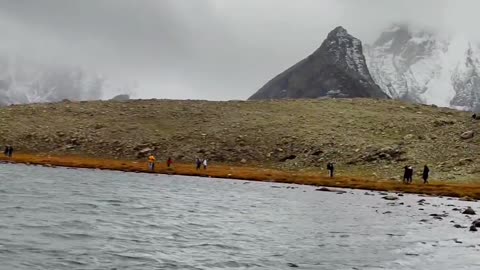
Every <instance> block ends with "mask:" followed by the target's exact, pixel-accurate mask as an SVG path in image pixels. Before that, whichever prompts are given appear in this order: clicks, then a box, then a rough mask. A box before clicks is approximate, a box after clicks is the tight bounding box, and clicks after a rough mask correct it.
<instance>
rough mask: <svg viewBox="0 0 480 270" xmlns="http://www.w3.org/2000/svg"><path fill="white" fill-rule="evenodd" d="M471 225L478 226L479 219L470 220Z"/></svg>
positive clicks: (479, 223)
mask: <svg viewBox="0 0 480 270" xmlns="http://www.w3.org/2000/svg"><path fill="white" fill-rule="evenodd" d="M472 226H475V227H480V219H476V220H474V221H473V222H472Z"/></svg>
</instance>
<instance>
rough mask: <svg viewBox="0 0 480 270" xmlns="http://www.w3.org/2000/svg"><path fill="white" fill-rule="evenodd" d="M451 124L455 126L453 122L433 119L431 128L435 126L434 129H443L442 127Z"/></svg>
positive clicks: (444, 119)
mask: <svg viewBox="0 0 480 270" xmlns="http://www.w3.org/2000/svg"><path fill="white" fill-rule="evenodd" d="M453 124H455V120H452V119H446V118H441V119H435V120H434V121H433V126H435V127H443V126H448V125H453Z"/></svg>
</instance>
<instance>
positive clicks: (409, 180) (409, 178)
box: [407, 166, 413, 184]
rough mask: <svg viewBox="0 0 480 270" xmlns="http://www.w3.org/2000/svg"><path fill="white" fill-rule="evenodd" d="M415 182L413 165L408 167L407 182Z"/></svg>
mask: <svg viewBox="0 0 480 270" xmlns="http://www.w3.org/2000/svg"><path fill="white" fill-rule="evenodd" d="M412 182H413V167H412V166H408V169H407V183H408V184H411V183H412Z"/></svg>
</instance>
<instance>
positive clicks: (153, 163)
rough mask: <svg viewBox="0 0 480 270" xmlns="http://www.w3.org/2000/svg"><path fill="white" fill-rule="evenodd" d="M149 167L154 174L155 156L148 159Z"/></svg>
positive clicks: (151, 155)
mask: <svg viewBox="0 0 480 270" xmlns="http://www.w3.org/2000/svg"><path fill="white" fill-rule="evenodd" d="M148 167H149V169H150V171H152V172H153V171H154V170H155V156H154V155H153V154H150V156H149V157H148Z"/></svg>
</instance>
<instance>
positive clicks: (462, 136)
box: [460, 130, 475, 140]
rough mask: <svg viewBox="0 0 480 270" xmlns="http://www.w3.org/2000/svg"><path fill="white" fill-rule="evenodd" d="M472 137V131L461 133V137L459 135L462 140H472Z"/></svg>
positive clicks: (473, 134) (473, 133)
mask: <svg viewBox="0 0 480 270" xmlns="http://www.w3.org/2000/svg"><path fill="white" fill-rule="evenodd" d="M473 136H475V132H474V131H473V130H469V131H465V132H463V133H462V135H460V138H462V139H464V140H468V139H471V138H473Z"/></svg>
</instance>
